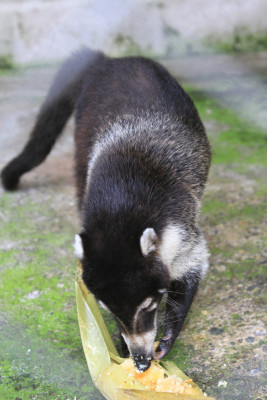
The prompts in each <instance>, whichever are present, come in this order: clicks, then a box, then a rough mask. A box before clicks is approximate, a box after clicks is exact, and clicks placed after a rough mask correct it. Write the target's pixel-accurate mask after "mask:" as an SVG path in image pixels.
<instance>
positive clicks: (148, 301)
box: [139, 297, 153, 309]
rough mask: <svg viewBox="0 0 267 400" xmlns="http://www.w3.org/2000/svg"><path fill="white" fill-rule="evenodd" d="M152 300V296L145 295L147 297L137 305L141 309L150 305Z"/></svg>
mask: <svg viewBox="0 0 267 400" xmlns="http://www.w3.org/2000/svg"><path fill="white" fill-rule="evenodd" d="M152 301H153V298H152V297H147V298H146V299H145V300H144V301H143V303H141V304H140V306H139V307H140V308H141V309H142V308H147V307H149V306H150V305H151V303H152Z"/></svg>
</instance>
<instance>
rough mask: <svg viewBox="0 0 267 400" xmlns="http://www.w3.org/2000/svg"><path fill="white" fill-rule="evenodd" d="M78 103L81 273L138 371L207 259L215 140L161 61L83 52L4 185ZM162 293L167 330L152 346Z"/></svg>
mask: <svg viewBox="0 0 267 400" xmlns="http://www.w3.org/2000/svg"><path fill="white" fill-rule="evenodd" d="M73 111H74V112H75V120H76V129H75V155H76V185H77V197H78V206H79V211H80V214H81V233H80V235H79V236H77V237H76V252H77V253H78V254H79V257H80V258H81V262H82V267H83V279H84V281H85V283H86V285H87V286H88V288H89V289H90V290H91V291H92V292H93V294H94V295H95V297H96V298H97V299H98V300H99V301H100V302H101V304H102V305H103V306H104V307H105V308H107V309H108V310H109V311H110V312H111V313H112V314H113V315H114V316H115V318H116V319H117V321H118V323H119V326H120V329H121V333H122V337H123V338H124V341H125V343H126V344H127V346H128V349H129V351H130V354H131V356H132V357H133V359H134V362H135V365H136V366H137V368H138V369H139V370H140V371H144V370H146V369H147V368H148V367H149V365H150V359H151V358H153V357H155V358H158V359H159V358H161V357H163V356H164V355H165V354H166V353H167V352H168V351H169V350H170V349H171V347H172V345H173V343H174V341H175V339H176V337H177V335H178V334H179V332H180V330H181V327H182V324H183V321H184V319H185V317H186V315H187V312H188V309H189V307H190V305H191V302H192V300H193V297H194V295H195V293H196V291H197V287H198V283H199V280H200V278H201V277H202V276H203V275H204V274H205V272H206V270H207V268H208V252H207V248H206V243H205V240H204V238H203V235H202V233H201V231H200V229H199V226H198V217H199V208H200V207H199V206H200V199H201V196H202V193H203V190H204V187H205V183H206V180H207V175H208V170H209V166H210V154H211V153H210V146H209V143H208V140H207V137H206V134H205V130H204V127H203V125H202V123H201V121H200V118H199V116H198V113H197V111H196V108H195V107H194V104H193V102H192V100H191V99H190V97H189V96H188V95H187V94H186V93H185V91H184V90H183V89H182V88H181V86H179V84H178V83H177V82H176V80H175V79H174V78H173V77H172V76H171V75H170V74H169V73H168V72H167V71H166V69H165V68H163V67H162V66H161V65H159V64H158V63H156V62H154V61H151V60H148V59H146V58H142V57H127V58H114V59H112V58H108V57H106V56H105V55H103V54H102V53H100V52H93V51H90V50H82V51H80V52H78V53H77V54H75V55H74V56H73V57H71V58H70V59H69V60H68V61H67V62H66V63H65V64H64V65H63V67H62V68H61V69H60V70H59V72H58V73H57V75H56V78H55V81H54V83H53V85H52V87H51V89H50V91H49V93H48V96H47V98H46V100H45V102H44V104H43V106H42V108H41V110H40V112H39V115H38V117H37V121H36V124H35V126H34V128H33V131H32V133H31V136H30V139H29V141H28V143H27V144H26V146H25V148H24V149H23V151H22V153H21V154H20V155H18V156H17V157H16V158H15V159H14V160H12V161H11V162H10V163H9V164H8V165H7V166H6V167H5V168H4V170H3V171H2V182H3V185H4V187H5V188H6V189H9V190H12V189H14V188H15V187H16V186H17V184H18V182H19V178H20V176H21V175H22V174H24V173H25V172H27V171H30V170H31V169H32V168H34V167H36V166H37V165H39V164H40V163H41V162H42V161H43V160H44V159H45V158H46V156H47V155H48V154H49V152H50V150H51V148H52V147H53V145H54V143H55V141H56V139H57V138H58V136H59V135H60V133H61V131H62V130H63V128H64V126H65V123H66V122H67V120H68V118H69V117H70V115H71V114H72V112H73ZM164 292H167V293H168V299H167V310H166V319H165V335H164V337H163V338H162V340H161V342H160V344H159V346H158V348H157V350H156V352H155V354H154V351H153V342H154V339H155V336H156V311H157V307H158V304H159V302H160V300H161V298H162V296H163V293H164Z"/></svg>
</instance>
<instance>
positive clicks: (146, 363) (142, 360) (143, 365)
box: [133, 354, 151, 372]
mask: <svg viewBox="0 0 267 400" xmlns="http://www.w3.org/2000/svg"><path fill="white" fill-rule="evenodd" d="M133 362H134V365H135V367H136V368H137V369H138V371H140V372H145V371H146V370H147V369H148V368H149V367H150V365H151V357H150V358H147V357H146V356H145V355H143V354H136V355H133Z"/></svg>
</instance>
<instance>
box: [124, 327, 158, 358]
mask: <svg viewBox="0 0 267 400" xmlns="http://www.w3.org/2000/svg"><path fill="white" fill-rule="evenodd" d="M121 335H122V337H123V339H124V340H125V343H126V344H127V346H128V349H129V351H130V354H131V355H132V351H133V350H134V349H136V348H143V349H146V351H147V353H150V352H151V353H152V354H153V344H154V340H155V338H156V329H153V330H151V331H148V332H144V333H142V334H132V335H127V334H125V333H122V334H121Z"/></svg>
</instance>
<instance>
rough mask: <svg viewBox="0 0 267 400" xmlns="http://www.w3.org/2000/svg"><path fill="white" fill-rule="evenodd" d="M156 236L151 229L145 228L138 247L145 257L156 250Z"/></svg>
mask: <svg viewBox="0 0 267 400" xmlns="http://www.w3.org/2000/svg"><path fill="white" fill-rule="evenodd" d="M156 241H157V235H156V232H155V231H154V229H153V228H147V229H146V230H145V231H144V232H143V234H142V236H141V238H140V247H141V251H142V253H143V255H144V256H147V255H148V254H149V253H151V251H154V250H156Z"/></svg>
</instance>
